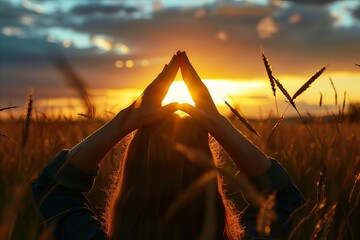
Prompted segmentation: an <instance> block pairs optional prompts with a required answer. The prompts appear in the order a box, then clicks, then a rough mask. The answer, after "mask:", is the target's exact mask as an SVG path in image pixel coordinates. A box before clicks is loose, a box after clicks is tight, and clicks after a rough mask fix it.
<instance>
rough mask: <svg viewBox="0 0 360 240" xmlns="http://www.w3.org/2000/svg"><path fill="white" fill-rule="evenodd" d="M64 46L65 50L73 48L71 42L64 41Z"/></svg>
mask: <svg viewBox="0 0 360 240" xmlns="http://www.w3.org/2000/svg"><path fill="white" fill-rule="evenodd" d="M62 45H63V46H64V48H69V47H71V45H72V43H71V42H70V41H69V40H64V41H63V42H62Z"/></svg>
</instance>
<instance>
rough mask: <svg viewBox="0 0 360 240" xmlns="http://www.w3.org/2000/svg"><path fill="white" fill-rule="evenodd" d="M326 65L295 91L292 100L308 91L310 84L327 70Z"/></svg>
mask: <svg viewBox="0 0 360 240" xmlns="http://www.w3.org/2000/svg"><path fill="white" fill-rule="evenodd" d="M325 69H326V66H323V67H322V68H321V69H320V70H318V71H317V72H316V73H315V74H314V75H313V76H312V77H311V78H310V79H309V80H307V82H306V83H305V84H304V85H302V86H301V87H300V88H299V90H297V91H296V92H295V94H294V95H293V97H292V100H295V98H297V97H298V96H299V95H300V94H302V93H303V92H305V91H306V89H308V88H309V87H310V85H311V84H312V83H313V82H314V81H315V80H316V79H317V78H318V77H320V75H321V74H322V73H323V72H324V71H325Z"/></svg>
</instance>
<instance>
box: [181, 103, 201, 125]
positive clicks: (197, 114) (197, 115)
mask: <svg viewBox="0 0 360 240" xmlns="http://www.w3.org/2000/svg"><path fill="white" fill-rule="evenodd" d="M180 110H181V111H183V112H185V113H187V114H189V115H190V116H191V117H192V118H194V119H195V120H196V121H198V122H200V123H201V122H202V121H203V120H204V115H203V113H202V111H201V110H199V109H197V108H196V107H194V106H193V105H191V104H188V103H182V104H180Z"/></svg>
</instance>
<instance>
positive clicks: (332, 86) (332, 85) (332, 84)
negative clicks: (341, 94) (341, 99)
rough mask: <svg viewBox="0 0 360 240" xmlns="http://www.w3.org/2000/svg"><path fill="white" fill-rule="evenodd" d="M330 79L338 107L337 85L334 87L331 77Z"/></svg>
mask: <svg viewBox="0 0 360 240" xmlns="http://www.w3.org/2000/svg"><path fill="white" fill-rule="evenodd" d="M329 79H330V83H331V86H332V88H333V89H334V93H335V105H336V106H337V99H338V95H337V91H336V87H335V85H334V83H333V81H332V79H331V77H329Z"/></svg>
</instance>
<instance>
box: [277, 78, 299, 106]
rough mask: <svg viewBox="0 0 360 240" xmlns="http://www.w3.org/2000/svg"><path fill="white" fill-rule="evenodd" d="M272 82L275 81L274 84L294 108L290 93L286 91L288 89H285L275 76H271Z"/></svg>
mask: <svg viewBox="0 0 360 240" xmlns="http://www.w3.org/2000/svg"><path fill="white" fill-rule="evenodd" d="M273 79H274V82H275V83H276V86H277V87H278V88H279V89H280V91H281V92H282V93H283V94H284V96H285V97H286V99H287V100H288V101H289V103H290V104H291V106H293V107H294V108H295V109H296V105H295V102H294V101H293V99H292V98H291V97H290V94H289V93H288V91H286V89H285V88H284V86H283V85H282V84H281V83H280V81H279V80H278V79H276V78H273Z"/></svg>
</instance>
